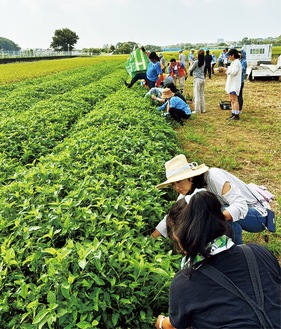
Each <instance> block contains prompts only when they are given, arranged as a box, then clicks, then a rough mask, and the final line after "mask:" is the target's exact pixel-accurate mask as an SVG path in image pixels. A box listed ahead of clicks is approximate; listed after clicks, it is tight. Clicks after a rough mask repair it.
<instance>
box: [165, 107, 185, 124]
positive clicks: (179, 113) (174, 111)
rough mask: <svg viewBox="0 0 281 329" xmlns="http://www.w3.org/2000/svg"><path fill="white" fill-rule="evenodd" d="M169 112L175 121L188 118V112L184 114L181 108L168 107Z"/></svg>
mask: <svg viewBox="0 0 281 329" xmlns="http://www.w3.org/2000/svg"><path fill="white" fill-rule="evenodd" d="M169 113H170V115H171V117H172V118H173V119H175V120H176V121H177V122H182V119H189V118H190V114H186V113H185V112H184V111H183V110H179V109H176V108H174V107H172V108H170V110H169Z"/></svg>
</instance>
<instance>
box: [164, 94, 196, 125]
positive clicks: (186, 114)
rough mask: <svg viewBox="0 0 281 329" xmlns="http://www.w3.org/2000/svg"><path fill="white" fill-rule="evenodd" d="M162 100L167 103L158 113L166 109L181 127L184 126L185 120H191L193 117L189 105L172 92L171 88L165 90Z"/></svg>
mask: <svg viewBox="0 0 281 329" xmlns="http://www.w3.org/2000/svg"><path fill="white" fill-rule="evenodd" d="M161 98H163V99H165V100H166V102H165V103H164V104H163V105H161V106H160V107H158V111H163V110H165V109H166V111H167V113H169V114H170V115H171V117H172V118H173V119H175V120H176V121H177V122H178V123H179V124H180V125H183V121H182V120H183V119H186V120H187V119H189V118H190V116H191V110H190V108H189V106H188V104H187V103H186V102H185V101H183V100H182V99H181V98H179V97H178V96H175V94H174V93H173V92H172V91H171V89H170V88H164V90H163V92H162V95H161Z"/></svg>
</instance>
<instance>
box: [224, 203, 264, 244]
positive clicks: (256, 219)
mask: <svg viewBox="0 0 281 329" xmlns="http://www.w3.org/2000/svg"><path fill="white" fill-rule="evenodd" d="M265 223H266V217H263V216H262V215H261V214H260V213H259V212H258V211H257V210H256V209H255V208H249V210H248V213H247V216H246V217H245V218H244V219H240V220H238V221H236V222H230V225H231V227H232V232H233V241H234V243H236V244H242V243H243V241H242V230H244V231H247V232H252V233H257V232H262V231H263V230H264V225H265ZM263 224H264V225H263Z"/></svg>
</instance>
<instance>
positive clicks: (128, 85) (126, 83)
mask: <svg viewBox="0 0 281 329" xmlns="http://www.w3.org/2000/svg"><path fill="white" fill-rule="evenodd" d="M124 83H125V86H126V87H127V88H131V87H132V86H131V84H130V83H128V82H127V81H124Z"/></svg>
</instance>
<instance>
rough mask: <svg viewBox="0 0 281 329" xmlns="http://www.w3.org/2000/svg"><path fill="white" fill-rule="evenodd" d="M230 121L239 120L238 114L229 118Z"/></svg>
mask: <svg viewBox="0 0 281 329" xmlns="http://www.w3.org/2000/svg"><path fill="white" fill-rule="evenodd" d="M230 120H240V117H239V114H234V116H233V117H232V118H230Z"/></svg>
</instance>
